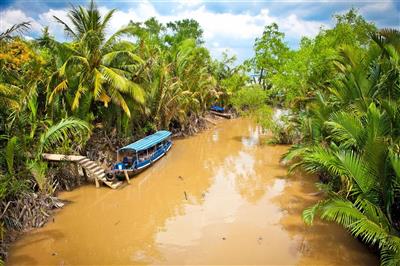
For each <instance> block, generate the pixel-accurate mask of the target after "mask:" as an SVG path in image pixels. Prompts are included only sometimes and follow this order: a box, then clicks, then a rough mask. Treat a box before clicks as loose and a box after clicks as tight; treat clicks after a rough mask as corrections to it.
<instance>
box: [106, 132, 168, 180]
mask: <svg viewBox="0 0 400 266" xmlns="http://www.w3.org/2000/svg"><path fill="white" fill-rule="evenodd" d="M171 135H172V133H171V132H169V131H167V130H161V131H157V132H156V133H154V134H152V135H149V136H147V137H145V138H143V139H140V140H138V141H136V142H134V143H131V144H129V145H127V146H125V147H122V148H120V149H118V150H117V163H115V164H114V165H113V167H112V169H111V171H110V172H109V174H108V178H110V179H111V178H113V177H114V178H115V177H116V176H117V177H124V176H125V175H126V174H128V175H130V176H131V175H134V174H137V173H139V172H141V171H143V170H144V169H146V168H147V167H149V166H150V165H152V164H153V163H155V162H156V161H157V160H159V159H160V158H161V157H162V156H164V155H165V154H166V153H167V152H168V151H169V150H170V148H171V146H172V141H171ZM120 157H122V160H120ZM125 177H126V176H125Z"/></svg>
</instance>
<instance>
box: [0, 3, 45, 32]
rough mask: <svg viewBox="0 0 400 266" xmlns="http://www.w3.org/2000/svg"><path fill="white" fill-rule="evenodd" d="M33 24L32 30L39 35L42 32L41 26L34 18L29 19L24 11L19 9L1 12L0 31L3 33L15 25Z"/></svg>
mask: <svg viewBox="0 0 400 266" xmlns="http://www.w3.org/2000/svg"><path fill="white" fill-rule="evenodd" d="M27 21H29V22H30V23H31V30H32V31H33V32H35V33H39V32H40V31H41V28H42V27H41V25H40V24H39V23H38V22H37V21H35V20H34V19H33V18H31V17H28V16H27V15H26V14H25V13H24V12H23V11H22V10H19V9H7V10H3V11H0V31H1V32H3V31H5V30H7V29H9V28H10V27H12V26H13V25H14V24H18V23H21V22H27Z"/></svg>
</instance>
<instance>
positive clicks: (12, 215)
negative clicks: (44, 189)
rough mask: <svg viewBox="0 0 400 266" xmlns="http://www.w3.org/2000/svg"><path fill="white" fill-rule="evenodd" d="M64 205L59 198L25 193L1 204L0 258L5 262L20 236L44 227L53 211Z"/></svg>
mask: <svg viewBox="0 0 400 266" xmlns="http://www.w3.org/2000/svg"><path fill="white" fill-rule="evenodd" d="M62 206H64V203H63V202H62V201H60V200H59V199H58V198H56V197H53V196H49V195H43V194H38V193H23V194H20V195H19V197H18V199H14V200H10V201H8V202H1V203H0V207H1V208H0V209H1V213H0V215H1V216H0V221H1V224H0V230H1V234H0V236H1V238H0V258H1V259H2V260H5V259H6V257H7V250H8V247H9V245H10V243H12V242H13V241H15V239H16V238H17V237H18V235H19V234H20V233H21V232H23V231H27V230H29V229H31V228H36V227H42V226H43V225H44V224H45V223H46V222H47V221H48V219H49V217H50V215H51V210H53V209H57V208H61V207H62Z"/></svg>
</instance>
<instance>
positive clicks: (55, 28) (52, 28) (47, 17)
mask: <svg viewBox="0 0 400 266" xmlns="http://www.w3.org/2000/svg"><path fill="white" fill-rule="evenodd" d="M67 14H68V11H67V10H63V9H49V11H47V12H45V13H42V14H39V23H40V24H41V25H43V26H48V27H49V32H50V34H52V35H54V36H55V37H56V38H57V39H61V38H63V36H64V28H63V26H62V25H61V24H60V23H58V22H56V19H55V18H54V16H56V17H58V18H59V19H61V20H62V21H64V22H65V23H67V24H68V22H69V19H68V16H67ZM69 26H70V25H69Z"/></svg>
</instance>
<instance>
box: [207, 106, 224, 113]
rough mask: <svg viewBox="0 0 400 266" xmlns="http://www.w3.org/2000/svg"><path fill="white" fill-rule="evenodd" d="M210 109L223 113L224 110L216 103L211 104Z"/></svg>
mask: <svg viewBox="0 0 400 266" xmlns="http://www.w3.org/2000/svg"><path fill="white" fill-rule="evenodd" d="M210 109H211V111H214V112H218V113H223V112H224V111H225V108H224V107H221V106H218V105H213V106H211V108H210Z"/></svg>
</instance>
